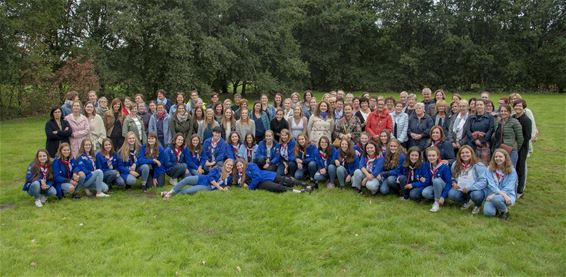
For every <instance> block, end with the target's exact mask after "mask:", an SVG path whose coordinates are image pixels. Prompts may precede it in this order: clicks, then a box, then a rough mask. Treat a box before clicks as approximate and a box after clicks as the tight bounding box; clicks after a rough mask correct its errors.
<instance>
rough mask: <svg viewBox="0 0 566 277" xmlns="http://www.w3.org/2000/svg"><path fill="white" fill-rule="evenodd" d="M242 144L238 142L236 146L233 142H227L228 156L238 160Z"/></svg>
mask: <svg viewBox="0 0 566 277" xmlns="http://www.w3.org/2000/svg"><path fill="white" fill-rule="evenodd" d="M241 146H242V144H241V143H238V145H236V146H234V145H232V144H229V143H226V155H227V156H228V158H230V159H232V160H236V159H238V158H240V147H241Z"/></svg>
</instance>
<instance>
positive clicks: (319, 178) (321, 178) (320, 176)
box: [314, 166, 330, 183]
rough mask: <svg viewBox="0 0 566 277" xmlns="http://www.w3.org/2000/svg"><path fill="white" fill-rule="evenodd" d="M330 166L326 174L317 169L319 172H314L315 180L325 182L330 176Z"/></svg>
mask: <svg viewBox="0 0 566 277" xmlns="http://www.w3.org/2000/svg"><path fill="white" fill-rule="evenodd" d="M329 173H330V166H329V167H327V168H326V173H325V174H321V173H320V171H318V170H317V172H316V173H315V174H314V180H315V181H316V182H317V183H318V182H324V181H326V180H328V179H329V178H330V176H329V175H330V174H329Z"/></svg>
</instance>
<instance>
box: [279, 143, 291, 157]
mask: <svg viewBox="0 0 566 277" xmlns="http://www.w3.org/2000/svg"><path fill="white" fill-rule="evenodd" d="M287 148H288V145H287V142H285V143H283V144H281V148H280V150H279V151H280V152H281V157H282V158H283V159H284V160H286V161H287V160H288V159H289V152H288V151H287Z"/></svg>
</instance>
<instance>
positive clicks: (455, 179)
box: [448, 145, 487, 214]
mask: <svg viewBox="0 0 566 277" xmlns="http://www.w3.org/2000/svg"><path fill="white" fill-rule="evenodd" d="M486 171H487V168H486V166H485V165H484V164H482V163H481V162H479V159H478V157H477V156H476V154H475V153H474V150H473V149H472V147H470V146H469V145H463V146H462V147H460V150H459V151H458V154H457V155H456V160H455V161H454V163H453V164H452V188H451V189H450V191H448V199H450V200H452V201H454V202H456V203H459V204H461V205H462V210H467V209H469V208H470V207H472V206H474V208H473V210H472V214H477V213H479V212H480V208H481V204H482V202H483V200H484V198H485V191H486V190H487V182H486V179H485V172H486Z"/></svg>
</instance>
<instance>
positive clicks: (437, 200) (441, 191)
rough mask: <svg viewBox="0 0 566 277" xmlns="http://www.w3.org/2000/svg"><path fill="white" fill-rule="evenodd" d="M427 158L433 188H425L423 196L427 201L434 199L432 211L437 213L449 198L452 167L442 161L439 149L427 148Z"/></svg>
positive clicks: (434, 147)
mask: <svg viewBox="0 0 566 277" xmlns="http://www.w3.org/2000/svg"><path fill="white" fill-rule="evenodd" d="M426 157H427V159H428V164H429V168H430V173H431V183H432V186H428V187H426V188H424V189H423V192H422V194H423V197H424V198H426V199H434V203H433V204H432V208H431V209H430V211H431V212H433V213H435V212H438V210H440V205H443V204H444V199H446V198H447V197H448V191H450V187H452V173H451V172H450V167H448V165H447V164H446V163H443V162H442V160H441V159H440V150H439V149H438V147H436V146H434V145H433V146H430V147H429V148H427V149H426Z"/></svg>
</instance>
